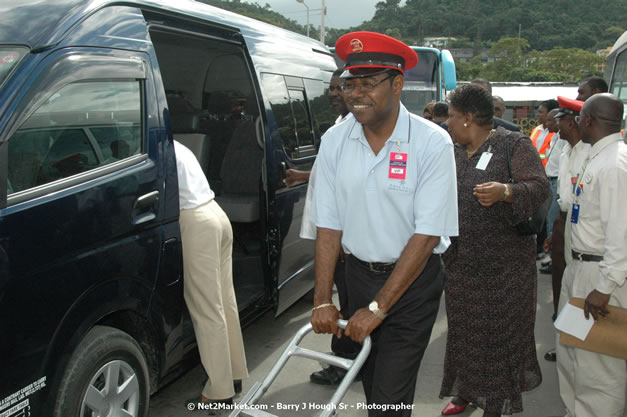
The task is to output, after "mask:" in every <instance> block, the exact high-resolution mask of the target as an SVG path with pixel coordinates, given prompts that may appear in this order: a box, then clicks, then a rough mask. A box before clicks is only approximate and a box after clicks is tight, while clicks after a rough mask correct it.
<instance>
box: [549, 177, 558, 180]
mask: <svg viewBox="0 0 627 417" xmlns="http://www.w3.org/2000/svg"><path fill="white" fill-rule="evenodd" d="M549 179H550V180H556V179H557V177H549Z"/></svg>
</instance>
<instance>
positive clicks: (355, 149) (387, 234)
mask: <svg viewBox="0 0 627 417" xmlns="http://www.w3.org/2000/svg"><path fill="white" fill-rule="evenodd" d="M392 153H394V156H395V157H398V159H397V158H395V159H394V160H393V162H394V164H390V162H391V160H390V158H391V157H392ZM403 155H404V156H405V158H406V164H405V170H404V172H405V175H404V176H405V178H404V179H401V178H391V177H393V176H397V177H398V176H402V174H399V171H398V170H399V169H400V168H399V166H400V167H401V168H402V167H403V163H402V161H401V163H400V165H396V164H398V161H399V160H401V159H402V158H403ZM315 177H316V179H315V181H316V187H315V189H314V199H313V206H312V218H313V220H314V222H315V224H316V226H317V227H324V228H328V229H333V230H341V231H342V247H343V249H344V251H345V252H346V253H351V254H353V255H354V256H355V257H357V258H358V259H361V260H362V261H366V262H394V261H396V260H397V259H398V258H399V257H400V256H401V252H402V251H403V249H404V248H405V246H406V245H407V242H408V241H409V239H410V238H411V237H412V235H413V234H415V233H418V234H424V235H430V236H440V237H441V239H440V243H439V245H438V246H437V247H436V248H435V250H434V252H435V253H442V252H444V251H445V250H446V248H447V247H448V245H449V244H450V240H449V239H448V237H449V236H457V234H458V224H457V222H458V218H457V179H456V174H455V157H454V152H453V143H452V141H451V138H450V136H449V135H448V134H447V133H446V131H445V130H444V129H442V128H440V127H439V126H437V125H435V124H433V123H431V122H428V121H426V120H424V119H422V118H421V117H418V116H416V115H413V114H410V113H409V112H408V111H407V109H406V108H405V106H403V105H402V104H401V106H400V112H399V115H398V119H397V121H396V126H395V128H394V131H393V132H392V135H391V136H390V138H389V139H388V140H387V142H386V143H385V145H384V146H383V148H382V149H381V150H380V151H379V154H378V155H375V154H374V153H373V151H372V148H371V147H370V145H369V144H368V141H367V140H366V137H365V136H364V132H363V128H362V125H361V124H360V123H358V122H357V120H356V119H354V118H350V119H348V120H346V121H345V122H343V123H341V124H339V125H336V126H333V127H332V128H331V129H329V130H328V131H327V133H326V134H325V135H324V138H323V140H322V146H321V148H320V153H319V154H318V158H317V160H316V175H315Z"/></svg>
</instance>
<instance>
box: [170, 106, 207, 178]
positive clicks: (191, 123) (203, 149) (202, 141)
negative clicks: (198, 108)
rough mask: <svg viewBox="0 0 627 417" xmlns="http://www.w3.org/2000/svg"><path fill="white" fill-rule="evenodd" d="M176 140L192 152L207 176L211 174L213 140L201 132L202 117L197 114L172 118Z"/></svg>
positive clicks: (182, 114)
mask: <svg viewBox="0 0 627 417" xmlns="http://www.w3.org/2000/svg"><path fill="white" fill-rule="evenodd" d="M170 120H171V124H172V136H173V137H174V140H176V141H178V142H180V143H181V144H183V145H185V146H186V147H187V148H188V149H189V150H191V151H192V152H193V153H194V155H196V159H198V162H199V163H200V166H201V168H202V171H203V172H204V173H205V176H207V175H208V174H209V149H210V146H211V140H210V138H209V136H208V135H206V134H205V133H203V132H199V128H200V117H199V115H198V114H197V113H176V114H172V115H171V117H170Z"/></svg>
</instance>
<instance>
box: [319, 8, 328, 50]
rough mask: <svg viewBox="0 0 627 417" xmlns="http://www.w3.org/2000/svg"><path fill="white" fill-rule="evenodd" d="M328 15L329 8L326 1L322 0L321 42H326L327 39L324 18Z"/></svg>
mask: <svg viewBox="0 0 627 417" xmlns="http://www.w3.org/2000/svg"><path fill="white" fill-rule="evenodd" d="M326 14H327V6H326V4H325V0H322V17H321V18H320V42H322V43H325V42H324V38H325V37H326V36H325V35H326V33H325V31H324V17H325V16H326Z"/></svg>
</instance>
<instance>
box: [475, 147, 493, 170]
mask: <svg viewBox="0 0 627 417" xmlns="http://www.w3.org/2000/svg"><path fill="white" fill-rule="evenodd" d="M490 159H492V152H484V153H482V154H481V158H480V159H479V162H477V166H476V167H475V168H477V169H480V170H482V171H485V169H486V168H487V167H488V163H489V162H490Z"/></svg>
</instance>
